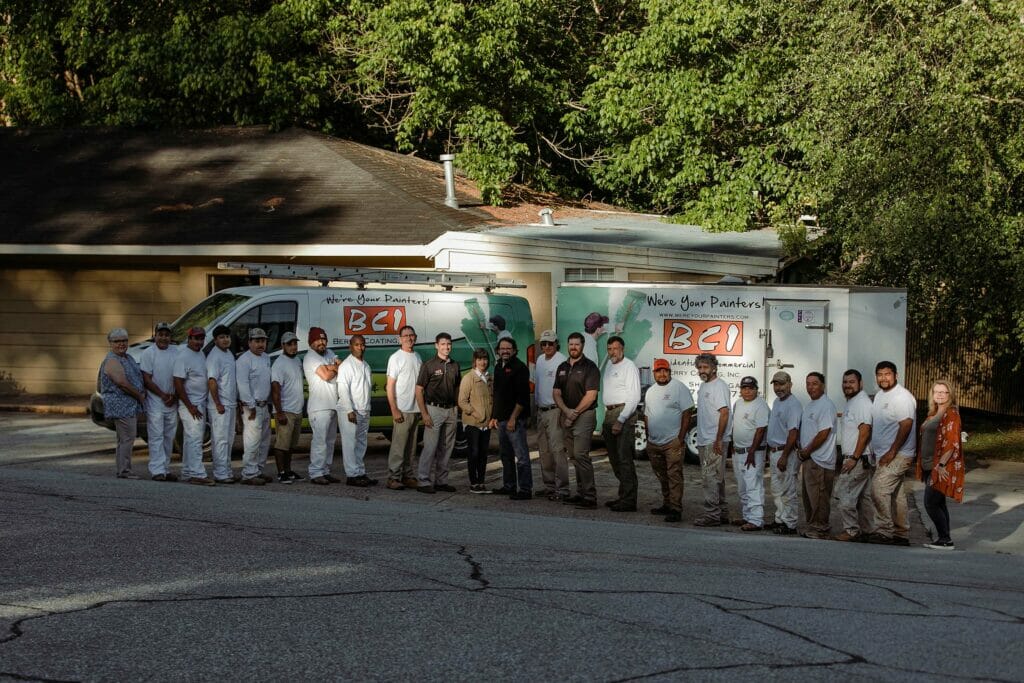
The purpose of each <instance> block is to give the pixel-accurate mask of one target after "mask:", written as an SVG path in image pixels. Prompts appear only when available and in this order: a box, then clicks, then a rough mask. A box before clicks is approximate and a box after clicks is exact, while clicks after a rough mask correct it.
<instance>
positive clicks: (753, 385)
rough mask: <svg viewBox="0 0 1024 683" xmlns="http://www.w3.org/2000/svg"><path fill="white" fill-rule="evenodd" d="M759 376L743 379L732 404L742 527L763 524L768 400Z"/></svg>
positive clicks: (734, 468)
mask: <svg viewBox="0 0 1024 683" xmlns="http://www.w3.org/2000/svg"><path fill="white" fill-rule="evenodd" d="M757 389H758V387H757V379H755V378H754V377H751V376H749V375H748V376H746V377H744V378H743V379H741V380H740V397H739V398H738V399H736V402H735V403H734V404H733V407H732V473H733V475H735V477H736V493H737V494H738V495H739V499H740V506H741V509H742V511H743V517H742V524H741V525H740V530H741V531H760V530H761V529H763V528H764V443H765V441H764V436H765V432H767V431H768V417H769V414H770V411H769V410H768V404H767V403H765V400H764V399H763V398H761V397H760V396H759V395H758V393H757Z"/></svg>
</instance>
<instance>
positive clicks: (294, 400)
mask: <svg viewBox="0 0 1024 683" xmlns="http://www.w3.org/2000/svg"><path fill="white" fill-rule="evenodd" d="M270 382H271V384H273V383H274V382H277V383H278V384H279V385H280V386H281V410H283V411H284V412H286V413H295V414H299V415H301V414H302V403H303V398H302V363H300V362H299V358H298V356H292V357H291V358H289V357H288V356H286V355H284V354H283V353H282V354H281V355H280V356H278V357H277V360H275V361H274V364H273V365H272V366H271V368H270Z"/></svg>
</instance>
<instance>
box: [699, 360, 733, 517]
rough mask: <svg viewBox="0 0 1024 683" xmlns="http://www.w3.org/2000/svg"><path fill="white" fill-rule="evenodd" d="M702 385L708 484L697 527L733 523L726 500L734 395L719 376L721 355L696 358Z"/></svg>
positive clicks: (703, 476) (702, 431) (703, 453)
mask: <svg viewBox="0 0 1024 683" xmlns="http://www.w3.org/2000/svg"><path fill="white" fill-rule="evenodd" d="M694 366H695V367H696V368H697V374H698V375H699V376H700V379H701V385H700V388H699V389H697V453H698V455H700V474H701V480H702V482H703V484H704V510H703V513H702V514H701V516H700V517H698V518H697V519H696V520H695V521H694V525H695V526H719V525H721V524H728V523H729V506H728V505H727V504H726V502H725V458H726V455H727V452H728V450H729V438H730V437H729V434H731V433H732V411H731V410H729V405H730V404H731V403H732V400H731V399H732V396H731V393H730V391H729V385H728V384H726V383H725V380H723V379H721V378H720V377H719V376H718V358H717V357H716V356H715V355H714V354H713V353H702V354H700V355H699V356H697V358H696V360H695V361H694Z"/></svg>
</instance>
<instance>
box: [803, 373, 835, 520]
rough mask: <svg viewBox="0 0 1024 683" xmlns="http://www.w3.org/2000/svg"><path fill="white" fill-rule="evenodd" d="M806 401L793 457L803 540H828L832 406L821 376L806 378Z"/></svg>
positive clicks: (832, 462)
mask: <svg viewBox="0 0 1024 683" xmlns="http://www.w3.org/2000/svg"><path fill="white" fill-rule="evenodd" d="M807 395H808V396H809V397H810V399H811V400H810V401H809V402H808V403H807V406H806V407H805V408H804V414H803V417H802V418H801V419H800V448H798V449H797V451H796V456H797V457H798V458H800V461H801V462H802V463H803V465H802V466H801V467H802V468H803V499H804V518H805V519H806V520H807V529H806V531H804V532H803V533H802V534H801V535H802V536H803V537H804V538H816V539H821V540H828V539H830V538H831V535H830V533H829V531H830V524H829V517H830V515H831V511H832V504H831V498H832V486H833V483H834V482H835V475H836V406H835V404H834V403H832V400H831V399H830V398H829V397H828V395H827V394H826V393H825V376H824V375H822V374H821V373H820V372H811V373H808V374H807Z"/></svg>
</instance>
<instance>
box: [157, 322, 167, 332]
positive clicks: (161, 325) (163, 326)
mask: <svg viewBox="0 0 1024 683" xmlns="http://www.w3.org/2000/svg"><path fill="white" fill-rule="evenodd" d="M153 330H154V331H156V332H162V331H164V330H167V331H168V332H170V331H171V324H170V323H157V324H156V327H154V328H153Z"/></svg>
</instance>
